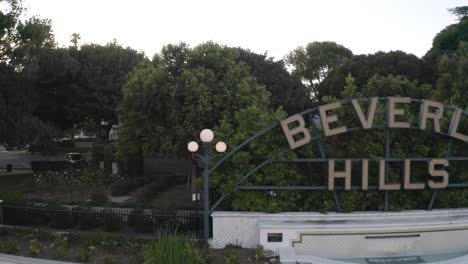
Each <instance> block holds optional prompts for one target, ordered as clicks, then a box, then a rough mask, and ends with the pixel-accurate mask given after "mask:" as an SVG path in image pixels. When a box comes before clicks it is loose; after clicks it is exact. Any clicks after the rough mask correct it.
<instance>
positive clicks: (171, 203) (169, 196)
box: [151, 184, 202, 208]
mask: <svg viewBox="0 0 468 264" xmlns="http://www.w3.org/2000/svg"><path fill="white" fill-rule="evenodd" d="M151 204H152V205H153V206H154V207H158V208H167V207H170V208H195V203H194V202H192V193H191V192H190V189H187V187H186V184H179V185H174V186H171V187H169V188H167V189H165V190H164V191H162V192H160V193H159V194H158V195H157V196H156V198H155V199H154V200H153V201H152V202H151ZM198 205H199V208H201V206H202V201H198Z"/></svg>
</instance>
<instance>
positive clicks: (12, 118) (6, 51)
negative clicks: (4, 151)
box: [0, 0, 55, 147]
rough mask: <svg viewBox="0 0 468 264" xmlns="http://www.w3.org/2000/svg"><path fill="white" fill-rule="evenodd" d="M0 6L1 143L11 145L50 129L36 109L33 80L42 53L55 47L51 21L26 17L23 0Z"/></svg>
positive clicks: (26, 140)
mask: <svg viewBox="0 0 468 264" xmlns="http://www.w3.org/2000/svg"><path fill="white" fill-rule="evenodd" d="M1 4H2V5H1V7H0V11H1V12H0V72H1V78H0V104H1V106H0V110H1V111H0V118H1V120H2V124H3V125H2V126H1V128H0V144H5V145H7V146H8V147H15V146H21V145H24V144H26V143H31V142H32V141H33V140H34V138H35V137H36V135H38V134H40V133H41V131H38V129H46V127H47V125H45V124H44V123H41V122H40V121H39V120H38V119H37V118H36V117H34V116H33V112H34V110H35V107H36V105H37V103H36V102H37V96H38V95H37V93H36V92H35V90H34V86H33V83H34V82H33V80H34V74H35V71H36V63H35V62H36V59H37V56H38V54H39V53H40V52H41V51H43V50H46V49H50V48H53V47H54V45H55V43H54V38H53V34H52V30H51V24H50V21H49V20H45V19H40V18H37V17H32V18H29V19H26V20H22V19H21V16H22V15H23V6H22V1H16V0H7V1H1Z"/></svg>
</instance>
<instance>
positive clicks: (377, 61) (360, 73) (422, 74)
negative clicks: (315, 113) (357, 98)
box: [317, 51, 434, 102]
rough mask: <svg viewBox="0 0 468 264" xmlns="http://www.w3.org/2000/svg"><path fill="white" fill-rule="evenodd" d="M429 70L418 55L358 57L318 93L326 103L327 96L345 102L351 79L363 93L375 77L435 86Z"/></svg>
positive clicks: (329, 78)
mask: <svg viewBox="0 0 468 264" xmlns="http://www.w3.org/2000/svg"><path fill="white" fill-rule="evenodd" d="M430 66H431V65H428V64H427V63H425V61H423V60H421V59H419V58H418V57H416V56H415V55H413V54H407V53H405V52H402V51H391V52H377V53H375V54H370V55H355V56H353V57H352V58H351V59H349V60H347V61H346V62H344V63H343V64H342V65H340V66H339V67H337V68H335V69H334V70H333V71H331V72H330V73H329V74H328V75H327V77H326V78H325V79H324V80H323V82H321V83H320V85H319V86H318V88H317V89H318V90H319V93H320V99H321V101H322V102H323V99H322V98H323V97H324V96H332V97H336V98H343V97H342V94H341V93H342V92H343V88H344V87H345V85H346V82H345V80H346V77H347V76H348V75H351V76H352V77H353V78H354V84H355V85H356V89H357V91H359V92H361V93H362V91H361V89H362V88H364V86H365V85H366V83H367V82H368V81H369V80H370V79H371V78H372V77H373V76H375V75H376V74H377V75H380V76H388V75H393V76H404V78H406V79H408V80H410V81H413V82H417V84H418V85H420V84H422V83H432V82H433V81H434V76H433V72H432V69H431V67H430Z"/></svg>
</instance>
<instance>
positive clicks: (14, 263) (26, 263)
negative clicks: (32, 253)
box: [0, 254, 78, 264]
mask: <svg viewBox="0 0 468 264" xmlns="http://www.w3.org/2000/svg"><path fill="white" fill-rule="evenodd" d="M0 264H78V263H72V262H63V261H53V260H46V259H37V258H25V257H20V256H14V255H6V254H0Z"/></svg>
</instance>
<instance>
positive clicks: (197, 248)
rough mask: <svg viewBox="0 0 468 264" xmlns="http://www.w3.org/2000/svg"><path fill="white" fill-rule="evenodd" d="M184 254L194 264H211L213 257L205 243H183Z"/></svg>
mask: <svg viewBox="0 0 468 264" xmlns="http://www.w3.org/2000/svg"><path fill="white" fill-rule="evenodd" d="M185 253H186V254H187V255H188V256H190V257H191V258H192V259H193V261H194V263H196V264H205V263H211V259H212V257H213V252H212V251H211V249H210V248H209V246H208V244H207V243H205V244H202V245H198V244H197V243H196V242H194V241H187V242H186V243H185Z"/></svg>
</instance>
